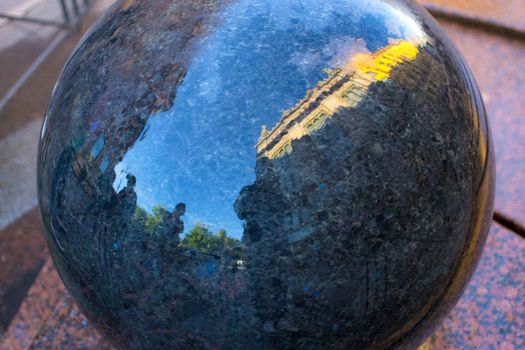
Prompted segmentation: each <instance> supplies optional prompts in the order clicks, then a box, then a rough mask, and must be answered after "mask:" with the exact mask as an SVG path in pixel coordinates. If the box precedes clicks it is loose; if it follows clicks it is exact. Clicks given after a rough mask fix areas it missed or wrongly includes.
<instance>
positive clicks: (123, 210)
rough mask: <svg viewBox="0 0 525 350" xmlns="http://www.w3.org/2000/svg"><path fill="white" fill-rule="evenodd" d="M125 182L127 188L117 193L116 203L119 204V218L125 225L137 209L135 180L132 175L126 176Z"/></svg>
mask: <svg viewBox="0 0 525 350" xmlns="http://www.w3.org/2000/svg"><path fill="white" fill-rule="evenodd" d="M126 180H127V181H128V183H127V186H126V187H125V188H124V189H123V190H122V191H120V192H119V193H118V195H117V201H118V204H119V211H120V216H121V218H122V219H123V221H124V222H125V223H126V224H127V223H129V221H130V220H131V217H132V216H133V214H134V213H135V209H136V208H137V193H136V192H135V185H136V183H137V178H136V177H135V176H134V175H131V174H128V175H127V176H126Z"/></svg>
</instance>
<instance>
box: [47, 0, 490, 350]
mask: <svg viewBox="0 0 525 350" xmlns="http://www.w3.org/2000/svg"><path fill="white" fill-rule="evenodd" d="M263 125H267V126H268V128H263V129H262V130H263V131H262V132H260V130H261V127H263ZM259 134H260V136H259ZM492 157H493V150H492V145H491V140H490V135H489V133H488V128H487V122H486V117H485V114H484V109H483V106H482V104H481V100H480V96H479V92H478V90H477V88H476V86H475V83H474V81H473V79H472V77H471V75H470V73H469V71H468V69H467V68H466V66H465V65H464V63H463V61H462V59H461V58H460V57H459V55H458V54H457V53H456V51H455V49H454V48H452V46H451V44H450V43H449V42H448V40H447V39H445V38H444V37H443V36H442V34H441V32H440V30H439V29H438V28H437V27H436V24H435V22H433V20H431V19H430V18H428V17H427V16H426V15H425V14H424V13H423V11H422V10H421V9H419V8H417V7H416V6H415V5H410V6H408V5H406V4H405V3H402V2H399V3H397V2H396V3H390V2H388V3H386V2H380V1H373V2H370V3H367V4H366V5H363V4H362V3H360V2H358V1H335V2H331V3H329V4H326V5H325V6H324V7H319V5H318V4H317V3H309V2H306V3H304V2H292V1H291V2H286V3H282V2H278V1H268V2H265V3H262V2H261V3H255V4H249V3H245V2H235V1H232V2H222V1H217V2H199V1H195V2H190V1H186V2H172V1H167V0H166V1H155V2H153V1H149V2H147V1H146V2H133V1H121V2H119V3H118V5H117V6H115V7H114V8H113V9H112V11H110V12H109V13H108V14H107V15H106V17H105V18H103V19H102V20H101V21H100V22H99V23H98V24H97V25H96V26H95V28H94V29H93V30H92V31H91V33H90V34H89V35H88V36H87V37H86V38H85V40H84V41H83V42H82V43H81V44H80V45H79V47H78V49H77V51H76V52H75V53H74V54H73V56H72V57H71V59H70V61H69V62H68V64H67V65H66V67H65V69H64V71H63V74H62V76H61V78H60V80H59V83H58V85H57V88H56V89H55V92H54V95H53V99H52V101H51V104H50V107H49V111H48V115H47V118H46V122H45V124H44V129H43V133H42V139H41V148H40V154H39V175H40V176H39V182H38V185H39V201H40V208H41V210H42V215H43V219H44V226H45V229H46V232H47V239H48V242H49V244H50V248H51V252H52V255H53V257H54V260H55V263H56V265H57V267H58V270H59V272H60V274H61V277H62V279H63V280H64V282H65V284H66V286H67V287H68V289H69V290H70V291H71V293H72V295H73V296H74V297H75V298H76V300H77V301H78V304H79V306H80V308H81V309H82V310H83V311H84V312H85V314H86V315H87V316H88V318H89V319H91V320H92V321H93V322H94V324H95V325H96V326H97V327H98V329H99V330H100V331H101V332H102V333H104V334H106V335H108V336H110V338H111V340H112V341H113V342H114V344H115V345H117V346H120V347H126V348H131V349H134V348H173V349H186V348H216V347H223V348H228V349H234V348H239V349H244V348H248V347H255V348H283V349H287V348H290V349H293V348H327V349H329V348H333V349H336V348H348V347H354V348H385V347H399V348H403V347H410V346H414V345H415V344H418V343H419V342H421V341H422V340H423V339H424V338H425V337H426V336H428V335H429V333H430V332H431V331H432V329H433V327H435V325H436V324H437V322H438V321H439V320H440V319H441V318H442V317H443V316H444V314H445V313H446V312H447V311H448V310H449V309H450V308H451V307H452V306H453V304H454V303H455V301H456V300H457V298H458V297H459V295H460V293H461V291H462V289H463V288H464V286H465V284H466V281H467V280H468V278H469V276H470V274H471V273H472V270H473V267H474V266H475V264H476V262H477V260H478V258H479V254H480V250H481V247H482V245H483V243H484V241H485V236H486V232H487V230H488V225H489V223H490V215H491V211H492V201H493V188H492V186H493V180H492V173H493V163H492Z"/></svg>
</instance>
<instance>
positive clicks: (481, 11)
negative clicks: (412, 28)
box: [418, 0, 525, 32]
mask: <svg viewBox="0 0 525 350" xmlns="http://www.w3.org/2000/svg"><path fill="white" fill-rule="evenodd" d="M418 2H419V3H421V4H423V5H425V6H426V7H427V9H429V10H435V12H440V13H445V14H451V15H454V16H455V17H466V18H467V19H475V20H477V21H478V22H487V23H489V24H493V25H498V26H503V27H506V28H510V29H513V30H515V31H523V32H525V15H524V14H525V1H523V0H418Z"/></svg>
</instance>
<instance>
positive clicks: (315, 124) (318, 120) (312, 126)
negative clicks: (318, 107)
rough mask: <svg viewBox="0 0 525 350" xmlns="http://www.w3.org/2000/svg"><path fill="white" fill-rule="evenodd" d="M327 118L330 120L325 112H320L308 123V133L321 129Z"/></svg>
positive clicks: (306, 126)
mask: <svg viewBox="0 0 525 350" xmlns="http://www.w3.org/2000/svg"><path fill="white" fill-rule="evenodd" d="M326 118H328V115H327V114H326V113H325V112H320V113H319V114H317V115H316V116H315V117H314V118H312V119H311V120H310V121H309V122H308V123H306V125H305V129H306V130H307V131H308V133H310V132H312V131H314V130H319V129H321V128H322V126H323V124H324V122H325V120H326Z"/></svg>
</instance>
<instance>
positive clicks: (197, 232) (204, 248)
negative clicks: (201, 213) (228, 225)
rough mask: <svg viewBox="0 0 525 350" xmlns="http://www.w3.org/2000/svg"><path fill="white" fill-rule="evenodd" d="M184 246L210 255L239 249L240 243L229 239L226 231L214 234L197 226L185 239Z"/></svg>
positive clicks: (199, 225) (205, 228)
mask: <svg viewBox="0 0 525 350" xmlns="http://www.w3.org/2000/svg"><path fill="white" fill-rule="evenodd" d="M182 244H183V245H184V246H186V247H188V248H192V249H195V250H198V251H199V252H202V253H208V254H210V253H213V252H215V251H217V250H222V249H233V248H235V247H238V246H239V245H240V242H239V241H238V240H236V239H233V238H231V237H228V235H227V234H226V231H224V230H219V231H218V232H217V233H215V234H214V233H212V232H211V231H210V230H209V229H208V228H207V227H205V226H204V225H202V224H197V225H195V227H194V228H192V229H191V230H190V232H188V234H187V235H186V237H184V239H183V240H182Z"/></svg>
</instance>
